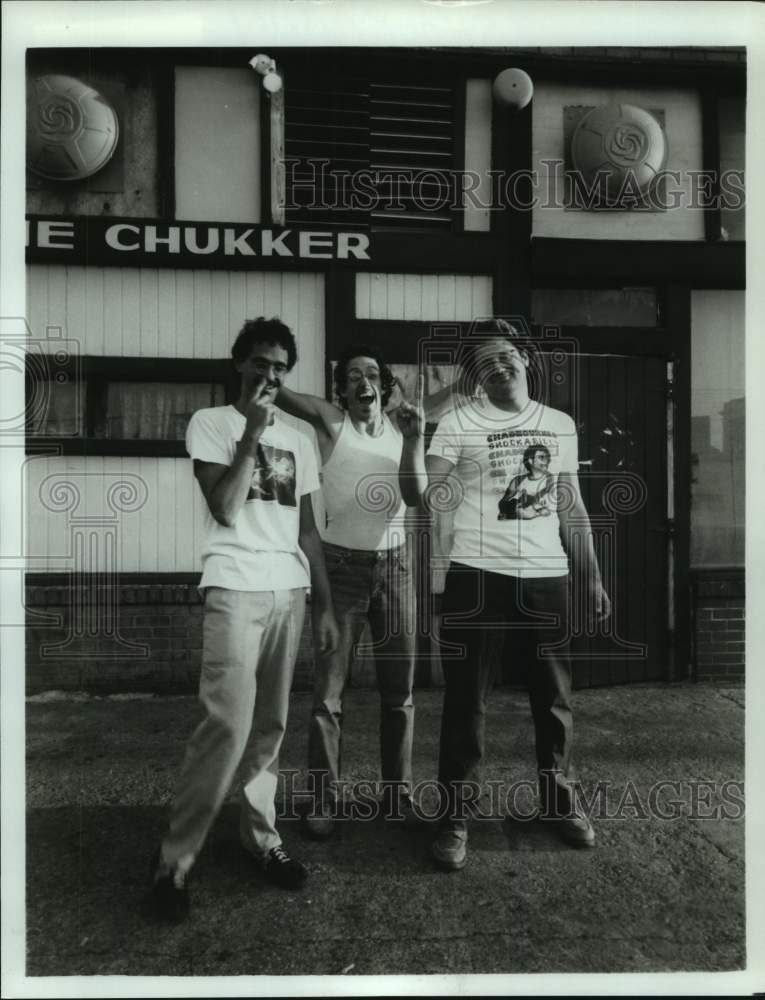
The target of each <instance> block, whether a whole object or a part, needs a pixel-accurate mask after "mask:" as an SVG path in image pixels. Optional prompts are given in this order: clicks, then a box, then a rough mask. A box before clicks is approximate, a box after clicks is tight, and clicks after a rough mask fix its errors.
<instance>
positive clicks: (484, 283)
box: [356, 272, 492, 322]
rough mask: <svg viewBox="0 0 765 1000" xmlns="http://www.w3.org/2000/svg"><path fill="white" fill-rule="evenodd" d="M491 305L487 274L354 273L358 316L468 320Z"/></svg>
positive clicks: (485, 310) (477, 316) (479, 315)
mask: <svg viewBox="0 0 765 1000" xmlns="http://www.w3.org/2000/svg"><path fill="white" fill-rule="evenodd" d="M491 309H492V306H491V276H490V275H486V274H373V273H367V272H362V273H359V274H357V275H356V317H357V319H379V320H384V319H391V320H395V319H404V320H424V321H426V322H427V321H430V320H444V321H448V320H459V321H461V322H469V321H470V320H472V319H476V318H479V317H484V316H491V314H492V312H491Z"/></svg>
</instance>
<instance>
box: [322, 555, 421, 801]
mask: <svg viewBox="0 0 765 1000" xmlns="http://www.w3.org/2000/svg"><path fill="white" fill-rule="evenodd" d="M324 557H325V560H326V564H327V573H328V575H329V582H330V586H331V588H332V600H333V603H334V608H335V616H336V618H337V623H338V626H339V629H340V641H339V643H338V648H337V650H336V651H335V652H334V653H332V654H330V655H329V656H322V655H321V654H320V653H319V652H318V651H317V653H316V668H315V678H314V698H313V713H312V716H311V726H310V730H309V738H308V769H309V775H310V778H311V780H312V781H313V787H314V790H315V797H316V799H317V800H324V801H325V802H327V803H328V804H329V803H330V802H331V801H332V799H333V798H334V794H333V788H332V786H331V784H329V783H331V782H337V781H339V779H340V766H341V750H342V722H343V692H344V690H345V684H346V681H347V678H348V673H349V671H350V668H351V664H352V662H353V657H354V655H355V652H356V647H357V645H358V643H359V640H360V638H361V634H362V631H363V629H364V625H365V624H366V623H367V622H368V623H369V626H370V629H371V632H372V639H373V645H372V650H373V652H374V657H375V670H376V674H377V688H378V691H379V693H380V759H381V765H382V766H381V774H382V780H383V782H396V783H400V785H401V786H402V790H404V791H408V790H410V789H411V781H412V735H413V731H414V704H413V700H412V684H413V681H414V655H415V639H416V614H415V595H414V584H413V580H412V574H411V566H410V564H409V559H408V556H407V550H406V546H402V547H401V548H400V549H391V550H385V551H382V552H374V551H366V550H360V549H345V548H342V547H341V546H339V545H330V544H329V543H327V542H325V543H324Z"/></svg>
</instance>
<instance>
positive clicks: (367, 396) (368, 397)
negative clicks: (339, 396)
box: [356, 389, 375, 403]
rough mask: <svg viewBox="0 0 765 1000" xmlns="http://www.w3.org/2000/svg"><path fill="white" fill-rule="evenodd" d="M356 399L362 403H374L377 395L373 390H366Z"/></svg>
mask: <svg viewBox="0 0 765 1000" xmlns="http://www.w3.org/2000/svg"><path fill="white" fill-rule="evenodd" d="M356 399H358V401H359V402H360V403H374V401H375V394H374V392H372V390H371V389H369V390H365V391H364V392H360V393H359V394H358V395H357V396H356Z"/></svg>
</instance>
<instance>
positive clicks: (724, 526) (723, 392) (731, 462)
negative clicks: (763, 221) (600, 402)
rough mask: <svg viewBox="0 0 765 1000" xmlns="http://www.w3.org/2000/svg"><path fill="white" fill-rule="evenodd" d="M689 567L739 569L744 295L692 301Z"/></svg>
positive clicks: (716, 294) (697, 296)
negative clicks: (736, 567)
mask: <svg viewBox="0 0 765 1000" xmlns="http://www.w3.org/2000/svg"><path fill="white" fill-rule="evenodd" d="M691 358H692V375H691V451H692V454H691V462H692V465H691V484H692V485H691V564H692V565H693V566H697V567H703V568H713V567H723V566H725V567H729V566H743V564H744V515H745V508H744V499H745V492H746V476H745V472H746V469H745V460H746V437H745V419H744V418H745V401H744V293H743V292H737V291H718V290H709V291H706V290H705V291H694V292H693V293H692V295H691Z"/></svg>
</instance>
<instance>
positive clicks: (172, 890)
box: [151, 851, 189, 924]
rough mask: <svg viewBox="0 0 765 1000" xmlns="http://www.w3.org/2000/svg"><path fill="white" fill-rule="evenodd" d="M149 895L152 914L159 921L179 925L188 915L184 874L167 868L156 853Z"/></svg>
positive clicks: (187, 893)
mask: <svg viewBox="0 0 765 1000" xmlns="http://www.w3.org/2000/svg"><path fill="white" fill-rule="evenodd" d="M151 895H152V902H153V904H154V913H155V915H156V916H157V917H159V918H160V919H161V920H166V921H168V922H169V923H174V924H177V923H180V922H181V921H182V920H185V919H186V917H188V915H189V890H188V887H187V885H186V873H185V872H182V871H179V870H178V869H177V868H176V869H175V870H173V869H171V868H169V867H168V866H167V865H166V864H165V863H164V862H163V861H162V856H161V852H160V851H157V853H156V854H155V855H154V857H153V858H152V861H151Z"/></svg>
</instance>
